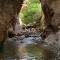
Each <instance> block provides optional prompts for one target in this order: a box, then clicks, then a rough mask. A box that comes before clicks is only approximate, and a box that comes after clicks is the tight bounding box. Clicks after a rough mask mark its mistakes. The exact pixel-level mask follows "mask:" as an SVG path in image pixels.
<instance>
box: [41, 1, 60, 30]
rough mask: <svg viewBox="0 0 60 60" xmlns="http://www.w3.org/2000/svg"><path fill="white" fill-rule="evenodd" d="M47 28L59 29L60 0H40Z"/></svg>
mask: <svg viewBox="0 0 60 60" xmlns="http://www.w3.org/2000/svg"><path fill="white" fill-rule="evenodd" d="M40 1H41V4H42V9H43V12H44V14H45V23H46V24H45V25H46V26H47V28H48V29H52V30H53V31H54V30H55V31H58V29H60V0H40Z"/></svg>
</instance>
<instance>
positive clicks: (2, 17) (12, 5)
mask: <svg viewBox="0 0 60 60" xmlns="http://www.w3.org/2000/svg"><path fill="white" fill-rule="evenodd" d="M22 3H23V0H0V43H3V42H4V41H5V40H6V37H7V30H8V28H9V25H10V23H11V21H12V22H13V20H12V18H13V17H15V16H16V15H18V13H19V11H20V9H21V6H22ZM13 23H14V22H13Z"/></svg>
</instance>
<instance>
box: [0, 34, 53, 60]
mask: <svg viewBox="0 0 60 60" xmlns="http://www.w3.org/2000/svg"><path fill="white" fill-rule="evenodd" d="M40 41H41V37H40V36H38V35H37V36H29V37H25V36H24V35H22V36H15V37H12V38H8V40H7V41H6V43H5V48H4V52H3V53H1V55H0V60H51V55H52V54H50V52H49V51H48V50H46V49H44V48H43V47H41V44H40V43H37V42H40Z"/></svg>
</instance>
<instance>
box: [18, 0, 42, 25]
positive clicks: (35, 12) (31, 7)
mask: <svg viewBox="0 0 60 60" xmlns="http://www.w3.org/2000/svg"><path fill="white" fill-rule="evenodd" d="M24 4H25V5H26V6H24V7H23V8H22V10H21V13H20V14H19V15H20V18H21V19H22V22H23V23H24V24H26V25H27V24H30V23H32V24H33V23H34V22H36V21H37V20H39V19H40V18H41V17H42V16H43V11H42V8H41V4H40V1H39V0H25V2H24Z"/></svg>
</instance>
